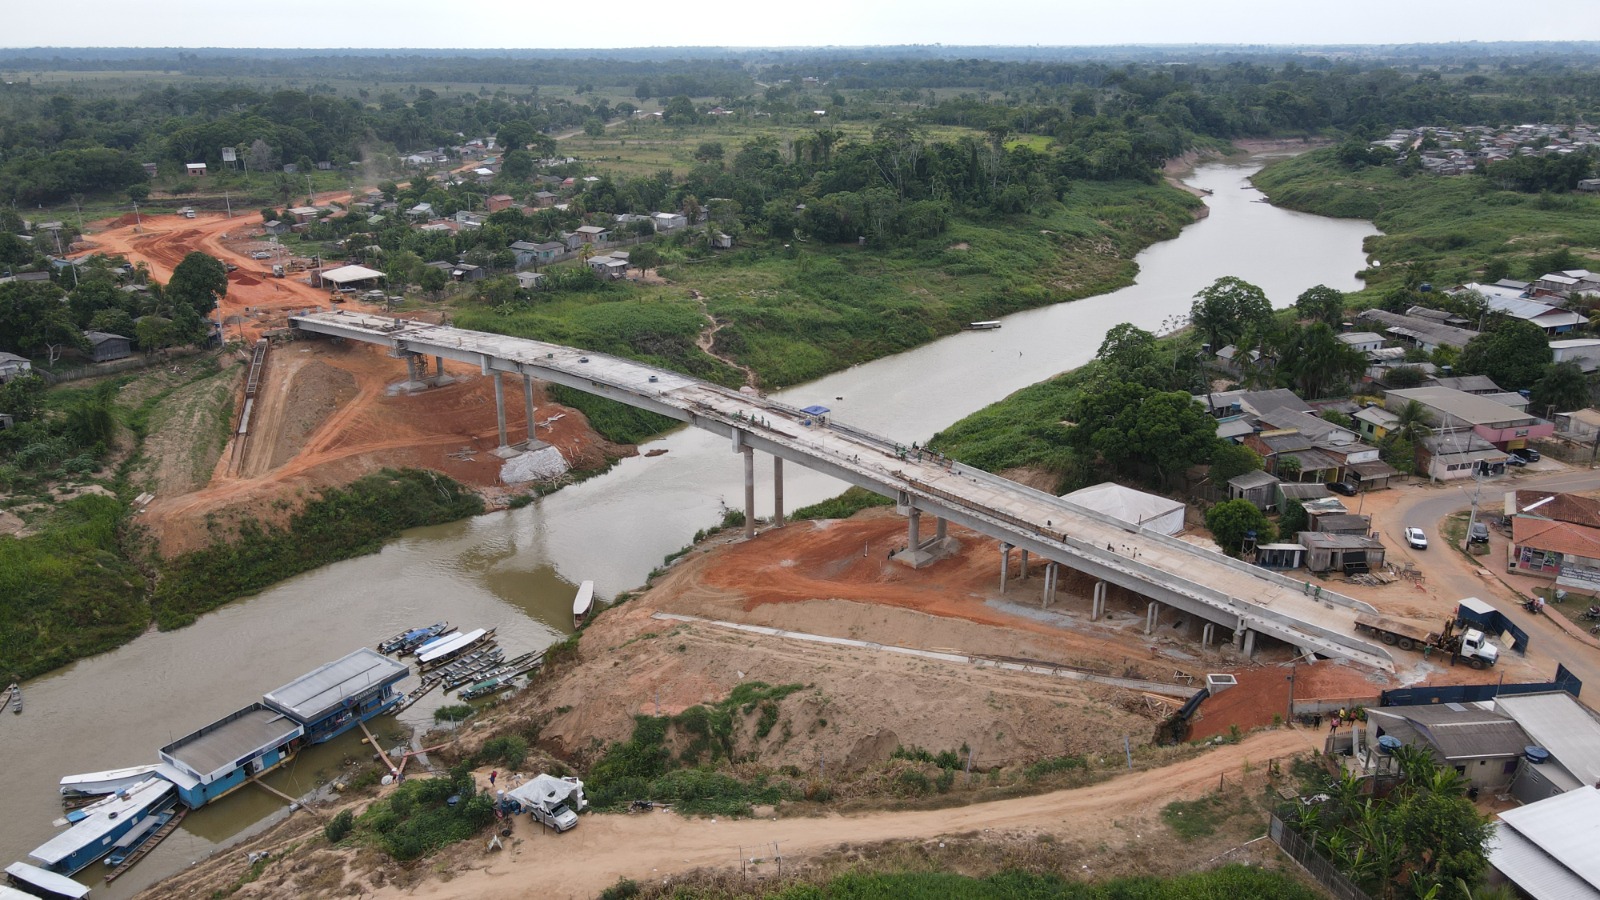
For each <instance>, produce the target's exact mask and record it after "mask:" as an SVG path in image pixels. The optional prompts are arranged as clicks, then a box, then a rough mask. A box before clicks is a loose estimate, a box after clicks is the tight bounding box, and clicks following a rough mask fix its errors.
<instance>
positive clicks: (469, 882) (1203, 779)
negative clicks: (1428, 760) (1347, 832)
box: [373, 730, 1319, 900]
mask: <svg viewBox="0 0 1600 900" xmlns="http://www.w3.org/2000/svg"><path fill="white" fill-rule="evenodd" d="M1318 737H1319V736H1318V735H1315V734H1313V733H1312V732H1310V731H1305V730H1279V731H1270V732H1265V733H1261V734H1256V735H1252V736H1250V737H1249V738H1246V739H1245V740H1244V741H1241V742H1240V743H1238V744H1236V745H1225V746H1223V747H1220V748H1218V749H1215V750H1212V751H1210V752H1208V753H1206V754H1205V755H1204V756H1201V757H1199V758H1198V759H1195V760H1192V761H1189V762H1185V763H1180V764H1177V765H1172V766H1168V767H1166V768H1163V769H1157V770H1154V771H1150V772H1140V773H1134V774H1129V775H1124V776H1121V777H1119V778H1114V779H1112V780H1110V781H1106V782H1102V783H1100V784H1096V785H1092V786H1090V787H1086V788H1078V789H1076V790H1067V791H1057V792H1055V793H1050V794H1041V795H1038V796H1034V797H1022V798H1019V799H1016V800H1000V801H995V802H991V803H981V804H977V805H973V806H966V807H960V808H956V809H943V810H931V811H919V812H886V813H873V814H869V815H858V816H824V817H821V818H816V819H777V820H771V819H743V820H720V821H719V820H714V819H684V818H682V817H679V816H676V815H673V814H671V813H667V812H657V813H651V814H649V815H636V816H591V817H589V818H585V819H584V820H583V822H582V823H581V824H580V825H579V826H578V827H577V828H576V829H574V830H573V831H571V832H569V833H567V834H564V835H559V836H557V835H554V834H552V833H549V832H546V831H543V830H542V829H541V830H540V831H538V832H535V830H534V828H535V826H533V825H532V824H531V823H529V822H528V821H526V820H522V821H519V822H518V823H517V825H516V828H517V834H516V837H518V838H521V839H522V840H523V844H522V845H521V847H517V848H514V849H513V850H511V851H510V852H507V853H501V854H497V855H493V856H490V857H487V858H486V859H482V858H480V859H481V861H480V864H479V865H478V866H477V867H475V868H473V869H471V870H469V871H466V872H460V873H457V874H455V875H454V876H453V877H452V878H451V879H450V880H449V881H448V882H439V881H430V882H428V883H426V884H423V885H422V886H420V887H417V888H415V889H411V890H401V889H396V888H394V887H390V888H386V889H383V890H379V891H378V892H377V893H376V894H374V895H373V896H375V897H379V898H383V897H413V898H466V897H472V898H483V900H496V898H506V900H512V898H522V897H526V896H528V890H529V885H530V884H533V883H535V882H537V883H538V885H539V891H540V892H541V893H544V894H547V895H549V896H559V897H593V896H596V895H597V894H599V892H600V891H601V890H603V889H605V888H606V887H608V886H610V885H611V884H614V883H615V882H616V881H617V879H619V878H623V877H629V878H633V879H635V880H651V879H661V878H665V877H668V876H671V875H673V874H677V873H682V872H687V871H689V870H691V869H696V868H703V867H715V868H723V867H729V866H731V865H732V864H733V861H734V860H737V859H738V853H739V848H740V847H745V848H765V847H769V846H771V843H772V842H773V841H780V842H781V844H780V846H781V848H782V850H783V853H784V855H785V857H787V858H789V859H790V860H791V861H793V862H800V863H803V862H804V860H805V858H806V857H808V856H813V855H815V854H817V853H820V852H822V851H825V850H828V849H830V848H833V847H837V846H839V845H841V844H859V843H870V842H876V841H884V840H890V839H899V840H908V839H909V840H918V839H929V838H937V837H941V836H947V835H952V836H953V835H959V834H963V833H966V832H972V831H991V832H997V831H1007V832H1027V833H1029V834H1051V835H1055V836H1057V837H1059V838H1066V839H1069V840H1074V841H1079V842H1085V841H1086V842H1090V843H1094V842H1096V841H1101V842H1106V843H1116V844H1122V843H1124V842H1127V843H1136V842H1138V841H1139V840H1141V839H1142V836H1141V832H1140V831H1139V830H1138V827H1137V825H1136V827H1133V828H1128V827H1118V826H1117V825H1116V824H1114V823H1116V822H1122V823H1125V824H1126V823H1130V822H1131V823H1140V822H1149V821H1150V820H1151V819H1152V817H1153V816H1154V814H1155V813H1156V812H1157V811H1158V810H1159V809H1160V808H1161V807H1163V806H1165V805H1166V804H1168V803H1170V802H1172V801H1173V800H1178V799H1186V798H1191V797H1197V796H1200V795H1203V794H1205V793H1207V792H1208V791H1210V790H1212V789H1214V788H1215V787H1216V785H1217V781H1218V779H1219V777H1221V776H1230V777H1231V776H1236V775H1238V774H1239V773H1240V772H1241V771H1242V770H1243V769H1244V768H1245V766H1246V764H1247V763H1249V764H1250V765H1253V766H1257V767H1259V766H1260V765H1262V764H1263V763H1264V762H1265V761H1267V760H1269V759H1274V758H1278V757H1285V756H1291V755H1295V754H1300V753H1305V752H1308V751H1310V750H1312V749H1314V748H1315V747H1317V746H1319V742H1318V740H1317V738H1318ZM1152 837H1154V835H1152ZM557 841H559V842H560V844H559V851H558V850H557V843H556V842H557ZM473 852H474V853H476V848H474V851H473ZM755 853H756V855H759V856H767V855H769V853H768V851H766V850H765V849H762V850H758V851H755ZM747 855H748V853H747Z"/></svg>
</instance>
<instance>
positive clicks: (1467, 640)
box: [1356, 610, 1500, 669]
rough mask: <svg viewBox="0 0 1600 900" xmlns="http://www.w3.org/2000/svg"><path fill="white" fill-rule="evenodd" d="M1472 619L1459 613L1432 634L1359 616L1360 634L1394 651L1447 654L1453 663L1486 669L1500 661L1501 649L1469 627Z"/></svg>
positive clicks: (1397, 622) (1368, 615) (1406, 624)
mask: <svg viewBox="0 0 1600 900" xmlns="http://www.w3.org/2000/svg"><path fill="white" fill-rule="evenodd" d="M1471 621H1472V619H1470V618H1468V617H1467V616H1466V615H1463V614H1462V611H1461V610H1457V618H1454V619H1446V620H1445V622H1444V627H1443V628H1442V629H1440V630H1439V631H1429V630H1428V629H1426V628H1422V627H1420V626H1417V625H1413V624H1411V623H1410V622H1402V621H1400V620H1398V619H1391V618H1388V617H1387V616H1378V615H1373V614H1371V613H1361V614H1360V615H1358V616H1356V631H1359V632H1361V633H1362V634H1369V635H1372V636H1373V637H1375V638H1377V639H1378V640H1380V641H1383V642H1384V643H1385V644H1388V645H1389V646H1391V647H1399V648H1400V649H1401V650H1421V651H1423V654H1424V655H1427V654H1429V653H1432V652H1439V653H1447V654H1449V655H1450V659H1451V661H1452V662H1456V661H1460V662H1465V663H1466V664H1467V665H1469V666H1471V667H1473V668H1474V669H1486V668H1488V667H1489V666H1492V665H1494V664H1495V663H1497V662H1499V661H1500V648H1499V647H1497V646H1495V644H1494V642H1493V641H1491V640H1490V639H1489V636H1488V635H1486V634H1484V633H1483V632H1482V631H1480V630H1479V629H1477V628H1472V627H1470V626H1469V625H1468V624H1467V623H1469V622H1471Z"/></svg>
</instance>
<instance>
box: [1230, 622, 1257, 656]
mask: <svg viewBox="0 0 1600 900" xmlns="http://www.w3.org/2000/svg"><path fill="white" fill-rule="evenodd" d="M1233 647H1234V649H1235V650H1238V651H1239V652H1240V653H1243V654H1244V655H1245V656H1246V657H1247V658H1248V657H1251V656H1255V655H1256V633H1255V632H1254V631H1252V630H1251V629H1249V628H1246V627H1245V626H1243V625H1240V626H1239V629H1238V630H1237V631H1235V632H1234V633H1233Z"/></svg>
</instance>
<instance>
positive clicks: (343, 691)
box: [262, 647, 411, 744]
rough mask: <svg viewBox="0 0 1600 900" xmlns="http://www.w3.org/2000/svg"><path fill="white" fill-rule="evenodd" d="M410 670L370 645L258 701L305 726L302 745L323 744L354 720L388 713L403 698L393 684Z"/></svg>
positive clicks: (297, 679)
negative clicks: (264, 702) (304, 740)
mask: <svg viewBox="0 0 1600 900" xmlns="http://www.w3.org/2000/svg"><path fill="white" fill-rule="evenodd" d="M410 671H411V670H410V668H409V667H407V666H406V665H405V664H403V663H400V662H397V661H395V660H392V659H390V658H389V657H387V656H384V655H383V654H382V653H379V652H378V651H376V650H373V649H372V648H370V647H363V648H361V649H360V650H357V651H355V652H354V653H351V654H350V655H348V656H346V657H344V658H342V659H338V660H335V661H333V662H331V663H328V664H327V665H325V666H322V667H321V668H318V669H316V670H314V671H312V672H309V673H307V674H305V675H302V676H300V677H299V678H296V679H295V680H294V681H291V682H289V683H288V684H286V685H284V686H283V687H281V688H278V689H277V690H275V691H272V692H271V693H268V694H267V695H266V696H265V697H263V698H262V699H263V700H265V701H266V704H267V706H269V707H271V708H272V709H274V710H277V711H278V712H280V713H282V714H283V715H284V716H286V717H288V718H289V719H291V720H292V721H294V722H297V723H299V724H300V725H301V726H303V727H304V728H305V736H306V741H307V742H308V743H312V744H320V743H322V742H323V741H327V740H331V739H332V738H334V737H336V736H338V735H340V734H342V733H344V732H345V731H348V730H349V729H351V728H353V727H355V724H356V721H357V720H358V719H370V718H372V717H373V716H378V715H382V714H383V713H385V712H388V711H389V710H390V709H391V708H393V707H394V705H395V704H397V703H399V702H400V700H401V697H400V695H399V694H397V693H395V690H394V686H395V684H396V683H397V682H399V681H400V680H401V679H403V678H405V677H406V675H407V674H409V673H410Z"/></svg>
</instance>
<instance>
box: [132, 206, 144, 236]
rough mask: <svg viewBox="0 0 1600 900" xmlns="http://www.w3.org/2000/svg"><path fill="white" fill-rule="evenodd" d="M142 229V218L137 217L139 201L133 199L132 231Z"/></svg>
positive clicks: (138, 231)
mask: <svg viewBox="0 0 1600 900" xmlns="http://www.w3.org/2000/svg"><path fill="white" fill-rule="evenodd" d="M142 231H144V220H142V219H140V218H139V201H137V200H135V201H133V233H134V234H139V233H140V232H142Z"/></svg>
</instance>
